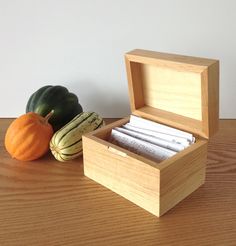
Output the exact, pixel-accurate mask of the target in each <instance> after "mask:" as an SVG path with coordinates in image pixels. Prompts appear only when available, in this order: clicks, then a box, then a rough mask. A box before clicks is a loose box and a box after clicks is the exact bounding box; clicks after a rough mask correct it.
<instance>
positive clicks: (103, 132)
mask: <svg viewBox="0 0 236 246" xmlns="http://www.w3.org/2000/svg"><path fill="white" fill-rule="evenodd" d="M128 122H129V117H127V118H125V119H122V120H120V121H117V122H114V123H112V124H109V125H107V126H105V127H103V128H101V129H97V130H96V131H94V132H93V133H92V136H93V137H95V138H97V139H99V140H102V141H104V142H103V143H104V144H105V145H107V146H108V147H118V148H117V149H118V150H119V151H120V150H121V151H120V152H121V153H125V154H127V155H130V153H132V156H134V157H136V159H140V157H141V158H142V159H143V160H145V163H147V164H150V165H151V166H154V167H156V168H158V169H159V168H162V167H163V166H165V160H164V161H162V162H160V163H158V165H157V163H155V161H153V160H151V159H149V158H147V157H143V156H140V155H138V154H135V153H133V152H130V151H129V150H127V149H125V148H123V147H120V146H118V145H116V144H114V143H111V142H110V136H111V131H112V129H113V128H115V127H119V126H122V125H123V124H125V123H128ZM194 136H195V135H194ZM195 137H196V141H195V143H194V144H192V145H190V146H189V147H187V148H186V149H184V150H182V151H180V152H178V153H177V154H176V155H174V156H172V157H170V158H168V159H166V160H170V159H172V158H176V157H177V158H178V155H179V154H182V153H183V152H185V151H189V150H190V149H191V148H194V146H195V145H196V144H197V143H199V142H202V141H206V140H204V139H203V138H201V137H200V136H195ZM119 151H118V152H119Z"/></svg>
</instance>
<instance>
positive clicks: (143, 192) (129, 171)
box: [83, 137, 160, 216]
mask: <svg viewBox="0 0 236 246" xmlns="http://www.w3.org/2000/svg"><path fill="white" fill-rule="evenodd" d="M83 158H84V174H85V175H86V176H87V177H89V178H91V179H93V180H94V181H96V182H98V183H100V184H102V185H104V186H105V187H107V188H109V189H111V190H112V191H114V192H116V193H118V194H119V195H121V196H123V197H125V198H126V199H128V200H130V201H132V202H134V203H135V204H137V205H138V206H140V207H142V208H144V209H146V210H147V211H149V212H151V213H152V214H154V215H157V216H159V174H160V172H159V170H158V169H157V168H155V167H153V166H150V165H148V164H146V163H144V162H142V161H140V160H136V159H134V158H133V157H130V156H128V155H126V154H124V153H122V152H119V151H116V150H115V149H113V148H111V149H109V146H108V145H105V144H102V143H101V142H99V141H96V138H94V139H93V138H89V137H83Z"/></svg>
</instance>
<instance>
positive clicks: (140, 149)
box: [111, 129, 176, 162]
mask: <svg viewBox="0 0 236 246" xmlns="http://www.w3.org/2000/svg"><path fill="white" fill-rule="evenodd" d="M111 142H113V143H115V144H117V145H119V146H121V147H124V148H126V149H128V150H130V151H132V152H134V153H136V154H140V155H142V156H144V157H148V158H151V159H153V160H155V161H157V162H160V161H162V160H165V159H167V158H169V157H171V156H173V155H175V154H176V152H175V151H172V150H169V149H165V148H162V147H160V146H157V145H154V144H152V143H148V142H146V141H143V140H140V139H137V138H134V137H132V136H129V135H127V134H125V133H122V132H119V131H117V130H116V129H112V132H111Z"/></svg>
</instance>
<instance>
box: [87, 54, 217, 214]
mask: <svg viewBox="0 0 236 246" xmlns="http://www.w3.org/2000/svg"><path fill="white" fill-rule="evenodd" d="M125 61H126V70H127V77H128V84H129V95H130V105H131V111H132V114H134V115H138V116H140V117H143V118H146V119H149V120H153V121H155V122H159V123H163V124H166V125H169V126H172V127H175V128H177V129H181V130H185V131H188V132H191V133H193V134H194V136H195V137H196V143H194V144H192V145H191V146H189V147H188V148H186V149H185V150H183V151H181V152H179V153H177V154H176V155H175V156H173V157H171V158H169V159H167V160H164V161H162V162H161V163H159V164H157V163H155V162H153V161H151V160H149V159H147V158H145V157H142V156H140V155H137V154H134V153H132V152H130V151H128V150H126V149H124V148H121V147H119V146H116V145H114V144H112V143H110V142H109V137H110V133H111V130H112V128H114V127H116V126H121V125H123V124H125V123H127V122H128V121H129V117H127V118H124V119H121V120H119V121H117V122H114V123H112V124H110V125H107V126H105V127H103V128H101V129H98V130H96V131H94V132H91V133H89V134H87V135H85V136H83V158H84V174H85V175H86V176H87V177H89V178H91V179H93V180H95V181H96V182H98V183H100V184H102V185H104V186H105V187H107V188H109V189H111V190H112V191H114V192H116V193H118V194H119V195H121V196H123V197H125V198H126V199H128V200H130V201H132V202H133V203H135V204H137V205H138V206H140V207H142V208H144V209H146V210H147V211H149V212H151V213H152V214H154V215H156V216H158V217H159V216H161V215H163V214H164V213H165V212H167V211H168V210H169V209H171V208H172V207H174V206H175V205H176V204H177V203H179V202H180V201H181V200H183V199H184V198H185V197H187V196H188V195H189V194H191V193H192V192H193V191H194V190H196V189H197V188H198V187H199V186H201V185H202V184H203V183H204V181H205V173H206V159H207V144H208V139H209V137H210V136H212V135H213V134H214V133H215V132H216V131H217V129H218V122H219V61H218V60H212V59H205V58H197V57H189V56H180V55H175V54H166V53H158V52H153V51H146V50H133V51H131V52H129V53H126V55H125ZM114 110H115V109H114Z"/></svg>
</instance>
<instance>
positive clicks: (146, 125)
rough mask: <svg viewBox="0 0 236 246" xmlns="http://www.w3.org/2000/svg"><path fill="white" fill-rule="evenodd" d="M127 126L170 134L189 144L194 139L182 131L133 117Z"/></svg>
mask: <svg viewBox="0 0 236 246" xmlns="http://www.w3.org/2000/svg"><path fill="white" fill-rule="evenodd" d="M129 124H130V125H132V126H136V127H139V128H143V129H148V130H152V131H156V132H160V133H165V134H170V135H173V136H176V137H180V138H185V139H187V140H188V141H189V142H190V143H193V142H195V138H194V137H193V135H192V134H191V133H188V132H184V131H181V130H178V129H175V128H173V127H169V126H166V125H163V124H159V123H156V122H154V121H150V120H147V119H143V118H141V117H138V116H135V115H131V116H130V122H129Z"/></svg>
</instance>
